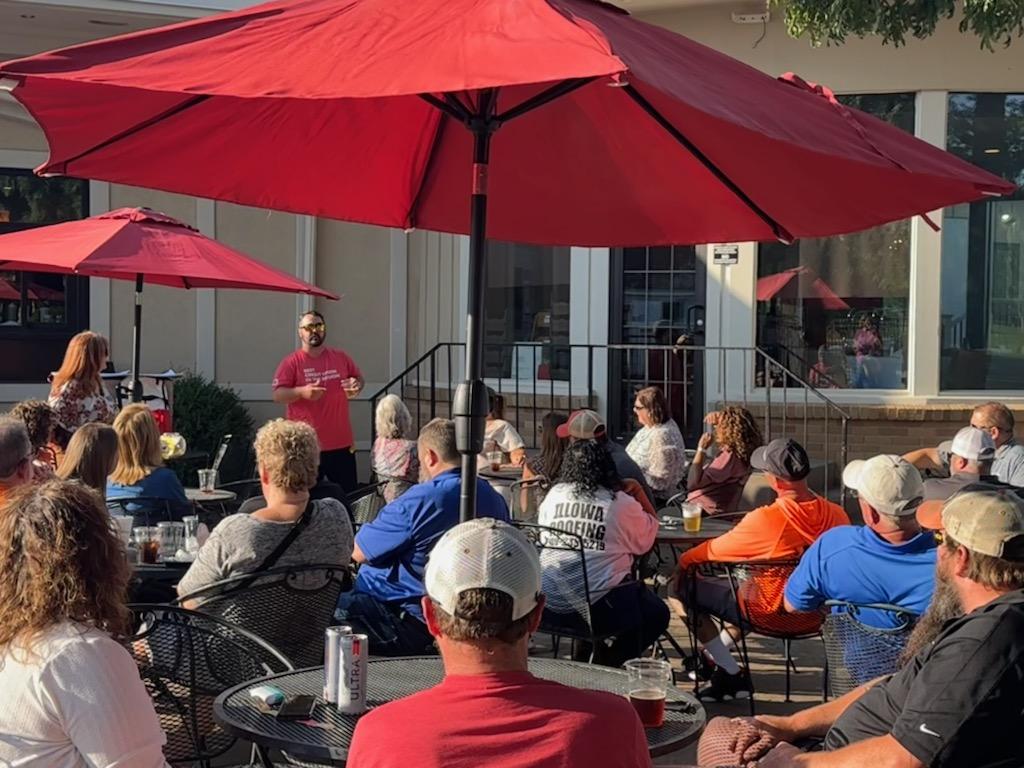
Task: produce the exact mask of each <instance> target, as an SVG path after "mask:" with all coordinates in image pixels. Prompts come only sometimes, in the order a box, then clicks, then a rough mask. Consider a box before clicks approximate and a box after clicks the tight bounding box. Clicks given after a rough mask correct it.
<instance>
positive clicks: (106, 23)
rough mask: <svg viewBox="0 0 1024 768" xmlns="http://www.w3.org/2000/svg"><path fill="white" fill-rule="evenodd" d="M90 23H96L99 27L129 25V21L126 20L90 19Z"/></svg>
mask: <svg viewBox="0 0 1024 768" xmlns="http://www.w3.org/2000/svg"><path fill="white" fill-rule="evenodd" d="M89 23H90V24H95V25H96V26H98V27H127V26H128V22H126V21H105V20H104V19H89Z"/></svg>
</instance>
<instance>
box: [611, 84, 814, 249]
mask: <svg viewBox="0 0 1024 768" xmlns="http://www.w3.org/2000/svg"><path fill="white" fill-rule="evenodd" d="M623 90H624V91H625V92H626V93H627V94H628V95H629V97H630V98H631V99H633V101H635V102H636V103H637V104H638V105H639V106H640V108H641V109H642V110H643V111H644V112H646V113H647V114H648V115H650V116H651V118H653V119H654V121H655V122H656V123H657V124H658V125H660V126H661V127H662V128H664V129H665V130H666V131H667V132H668V134H669V135H670V136H671V137H672V138H673V139H675V140H676V141H677V142H679V143H680V144H682V145H683V147H684V148H685V149H686V150H687V151H688V152H689V153H690V154H691V155H693V156H694V157H695V158H696V159H697V160H698V161H699V162H700V164H701V165H703V166H704V167H705V168H707V170H708V171H710V172H711V174H712V175H713V176H714V177H715V178H716V179H718V180H719V181H720V182H722V184H724V185H725V186H726V187H727V188H728V189H729V190H730V191H731V192H732V193H733V194H734V195H736V197H738V198H739V199H740V201H742V202H743V204H744V205H746V206H747V207H748V208H749V209H750V210H751V211H753V212H754V214H756V215H757V217H758V218H759V219H761V221H763V222H764V223H765V224H767V225H768V226H769V227H770V228H771V230H772V232H774V233H775V237H777V238H778V239H779V240H781V241H782V242H783V243H785V244H787V245H788V244H789V243H792V242H793V240H794V239H795V238H794V237H793V235H792V234H791V233H790V232H789V230H787V229H786V228H785V227H783V226H782V225H781V224H779V222H777V221H776V220H775V219H773V218H772V217H771V216H770V215H768V213H767V212H766V211H765V210H764V209H763V208H761V206H759V205H758V204H757V203H755V202H754V201H753V200H752V199H751V198H750V195H748V194H747V193H746V192H744V191H743V190H742V189H740V188H739V186H738V185H737V184H736V183H735V182H734V181H733V180H732V179H730V178H729V177H728V176H727V175H726V173H725V171H723V170H722V169H721V168H719V167H718V166H717V165H715V164H714V162H712V160H711V158H709V157H708V156H707V155H705V154H704V153H703V152H702V151H701V150H700V149H699V148H698V147H697V145H696V144H694V143H693V142H692V141H690V140H689V139H688V138H686V137H685V136H684V135H683V133H682V131H680V130H679V129H678V128H676V127H675V126H674V125H672V123H670V122H669V121H668V119H667V118H666V117H665V116H664V115H662V114H661V113H660V112H659V111H658V110H657V108H656V107H655V106H654V105H653V104H651V102H649V101H648V100H647V99H645V98H644V97H643V95H642V94H641V93H640V92H639V91H637V90H636V89H635V88H634V87H633V86H632V85H625V86H623Z"/></svg>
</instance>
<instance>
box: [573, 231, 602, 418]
mask: <svg viewBox="0 0 1024 768" xmlns="http://www.w3.org/2000/svg"><path fill="white" fill-rule="evenodd" d="M610 265H611V252H610V250H609V249H608V248H575V247H574V248H572V249H571V250H570V251H569V343H570V344H591V345H602V346H603V345H605V344H607V343H608V296H609V280H610V278H611V275H610V270H611V266H610ZM590 354H592V355H593V358H592V368H591V367H590V363H589V362H588V361H589V360H590ZM571 370H572V381H571V382H570V387H569V392H570V394H573V395H584V394H587V385H588V379H589V384H590V388H591V390H592V391H593V393H594V395H595V398H596V402H595V404H594V405H595V409H596V410H597V411H599V412H601V413H604V414H605V418H607V413H606V411H607V406H608V351H607V349H593V350H592V352H591V353H588V350H586V349H574V350H573V351H572V366H571Z"/></svg>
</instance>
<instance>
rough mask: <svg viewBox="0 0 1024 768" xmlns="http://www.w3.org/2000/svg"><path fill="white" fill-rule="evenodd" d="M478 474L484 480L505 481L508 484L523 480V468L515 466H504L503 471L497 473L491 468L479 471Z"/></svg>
mask: <svg viewBox="0 0 1024 768" xmlns="http://www.w3.org/2000/svg"><path fill="white" fill-rule="evenodd" d="M477 474H478V475H479V476H480V477H482V478H483V479H484V480H503V481H506V482H513V483H514V482H515V481H516V480H522V479H523V468H522V467H515V466H503V467H502V468H501V469H499V470H497V471H495V470H493V469H491V468H490V467H487V468H486V469H481V470H478V471H477Z"/></svg>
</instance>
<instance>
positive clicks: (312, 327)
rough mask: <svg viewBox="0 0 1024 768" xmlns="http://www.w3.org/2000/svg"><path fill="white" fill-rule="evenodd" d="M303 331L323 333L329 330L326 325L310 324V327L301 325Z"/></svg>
mask: <svg viewBox="0 0 1024 768" xmlns="http://www.w3.org/2000/svg"><path fill="white" fill-rule="evenodd" d="M299 328H301V329H302V330H303V331H323V330H326V329H327V324H326V323H309V324H308V325H300V326H299Z"/></svg>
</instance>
